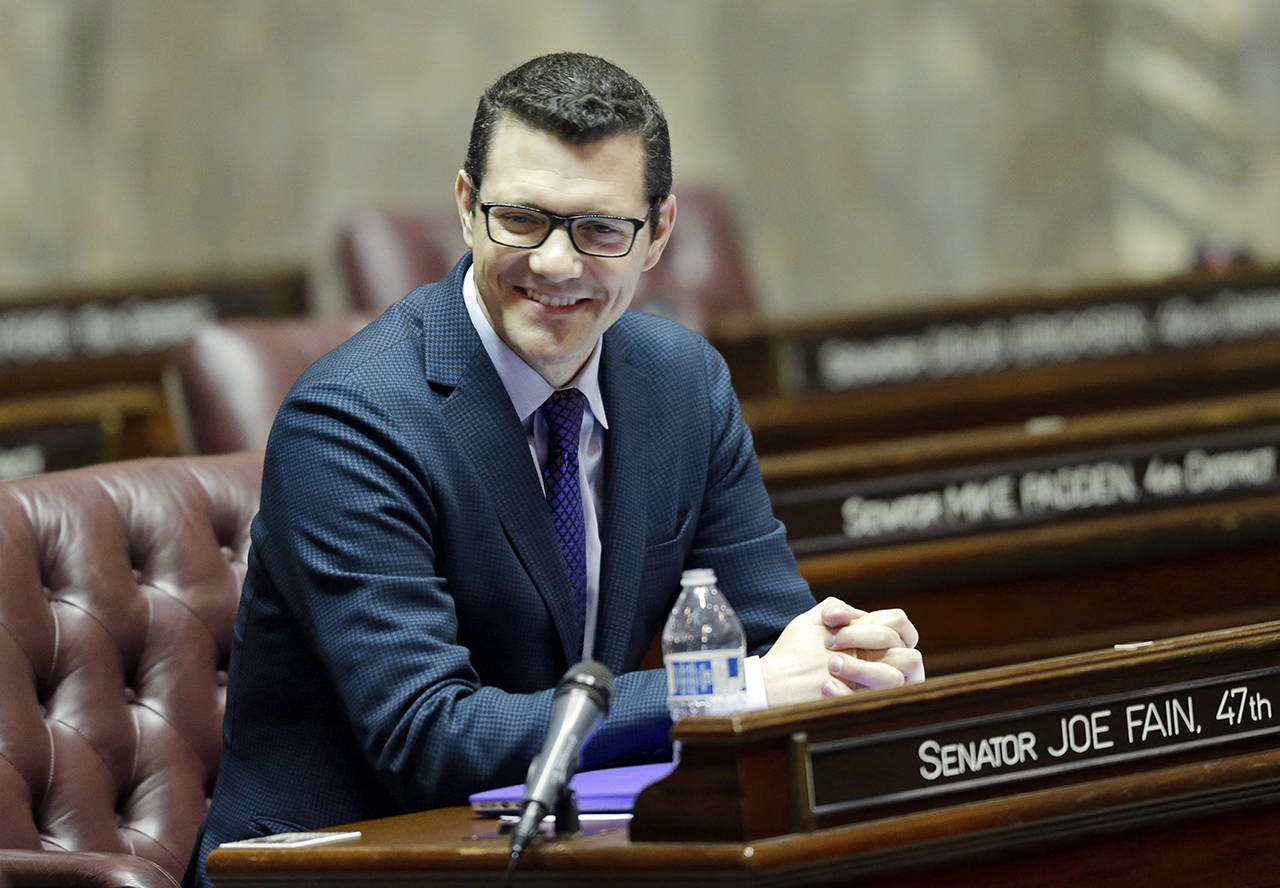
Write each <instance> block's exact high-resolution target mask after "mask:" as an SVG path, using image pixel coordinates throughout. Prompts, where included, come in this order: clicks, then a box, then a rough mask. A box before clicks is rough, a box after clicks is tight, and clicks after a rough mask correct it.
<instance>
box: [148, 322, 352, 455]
mask: <svg viewBox="0 0 1280 888" xmlns="http://www.w3.org/2000/svg"><path fill="white" fill-rule="evenodd" d="M372 319H373V316H372V315H368V314H345V315H341V316H339V317H312V316H305V317H296V318H252V319H244V320H236V321H220V322H214V323H210V324H206V325H204V326H201V327H199V328H197V329H196V331H195V332H194V333H193V334H192V336H191V339H190V340H189V341H188V342H187V343H186V344H185V345H183V346H181V347H180V348H178V349H176V350H175V351H174V353H173V355H172V357H171V359H170V369H171V371H172V374H173V376H174V377H176V381H177V386H174V385H172V384H171V385H170V389H171V393H172V394H174V395H176V397H174V398H173V400H174V401H175V402H177V403H175V404H173V414H174V416H175V419H176V420H177V421H178V423H179V425H180V427H181V428H182V431H183V435H182V436H183V438H184V439H186V440H185V441H184V450H185V451H186V452H189V453H234V452H236V451H240V450H261V449H262V448H264V447H266V446H267V435H268V433H269V432H270V431H271V424H272V422H274V421H275V417H276V411H277V410H279V409H280V405H281V404H282V403H283V402H284V396H285V395H286V394H288V393H289V388H290V386H292V385H293V383H294V382H295V381H296V380H297V378H298V377H299V376H301V375H302V371H304V370H306V369H307V367H309V366H311V364H312V362H313V361H315V360H316V359H317V358H319V357H321V356H322V355H323V354H325V352H328V351H330V350H331V349H334V348H336V347H337V346H339V345H341V344H342V343H343V342H345V341H346V340H347V339H349V338H350V337H351V336H353V335H355V333H356V332H357V331H359V330H360V328H361V327H363V326H364V325H365V324H367V323H368V322H369V321H370V320H372Z"/></svg>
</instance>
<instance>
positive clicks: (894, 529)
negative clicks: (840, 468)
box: [772, 426, 1280, 555]
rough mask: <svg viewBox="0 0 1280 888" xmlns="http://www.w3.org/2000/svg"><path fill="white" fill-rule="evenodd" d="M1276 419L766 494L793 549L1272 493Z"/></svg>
mask: <svg viewBox="0 0 1280 888" xmlns="http://www.w3.org/2000/svg"><path fill="white" fill-rule="evenodd" d="M1278 453H1280V426H1268V427H1264V428H1258V429H1249V430H1244V431H1233V432H1230V433H1221V434H1217V435H1205V436H1199V437H1196V438H1183V439H1174V440H1163V441H1155V442H1150V443H1147V444H1143V445H1134V446H1130V447H1120V448H1106V449H1099V450H1093V451H1076V452H1071V453H1065V454H1055V455H1052V456H1047V457H1038V458H1035V459H1027V460H1020V461H1010V462H1007V463H998V464H997V463H991V464H985V465H978V466H967V467H964V468H959V469H949V470H945V471H939V472H926V473H920V474H913V475H898V476H894V477H890V478H880V479H875V480H871V481H859V482H850V483H833V484H827V485H821V486H813V487H805V488H798V489H796V490H785V491H780V492H778V493H775V494H773V496H772V500H773V507H774V512H775V513H776V514H777V516H778V518H779V519H780V520H781V521H782V522H783V523H784V524H785V525H787V531H788V536H789V540H790V543H791V547H792V549H793V551H794V552H795V553H796V554H797V555H812V554H818V553H826V552H839V551H847V550H852V549H861V548H868V547H872V546H884V545H890V544H893V543H899V542H906V541H913V540H927V539H939V538H942V537H948V536H955V535H959V534H965V533H975V532H982V531H988V530H998V529H1006V528H1013V527H1025V526H1029V525H1037V524H1047V523H1051V522H1058V521H1065V520H1072V519H1077V518H1087V517H1092V516H1095V515H1099V514H1111V513H1121V512H1138V511H1143V510H1149V509H1155V508H1162V507H1166V506H1170V505H1176V504H1179V503H1189V502H1203V501H1209V500H1214V499H1223V498H1227V497H1239V496H1250V495H1260V494H1265V493H1271V492H1274V491H1276V490H1280V476H1278V475H1277V454H1278Z"/></svg>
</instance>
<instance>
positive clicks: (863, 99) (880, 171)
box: [0, 0, 1280, 319]
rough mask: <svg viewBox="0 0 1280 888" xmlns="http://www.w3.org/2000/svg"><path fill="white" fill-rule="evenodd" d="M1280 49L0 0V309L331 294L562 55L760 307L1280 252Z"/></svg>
mask: <svg viewBox="0 0 1280 888" xmlns="http://www.w3.org/2000/svg"><path fill="white" fill-rule="evenodd" d="M1277 47H1280V2H1276V0H1053V2H1041V3H1027V2H1021V0H863V2H855V0H788V2H778V0H695V2H690V0H591V2H577V0H535V2H521V3H514V2H503V0H431V2H427V0H358V2H357V0H164V2H159V0H4V2H0V131H2V132H3V137H2V138H0V299H4V298H10V299H12V298H17V297H18V296H19V295H21V294H23V293H24V292H25V291H29V290H32V289H38V290H47V289H48V288H49V287H51V286H55V287H56V286H59V285H71V284H74V285H97V284H100V283H103V282H112V281H117V280H137V279H144V278H145V279H150V278H156V277H165V276H172V275H207V274H216V273H225V272H228V271H231V272H234V271H237V270H240V269H253V268H262V267H275V266H282V265H299V266H302V267H305V269H306V270H307V272H308V274H309V279H310V300H311V304H312V305H313V306H314V307H315V308H316V309H317V310H318V311H320V312H322V313H325V312H327V313H335V312H338V311H341V310H342V309H343V308H344V307H345V305H346V299H347V296H346V293H345V292H344V288H343V284H342V280H341V277H340V275H339V274H338V271H337V259H336V252H335V235H336V232H337V230H338V228H339V226H340V225H341V223H342V221H343V220H344V218H346V217H347V216H349V215H350V214H351V213H352V212H353V211H355V210H356V209H357V208H359V207H362V206H369V205H378V206H400V207H409V208H415V207H418V208H428V209H435V208H438V207H446V206H447V201H448V200H449V199H450V194H451V188H452V182H453V178H454V175H455V173H456V170H457V168H458V166H459V165H460V163H461V158H462V153H463V149H464V147H465V139H466V134H467V131H468V128H469V125H470V121H471V116H472V114H473V112H474V108H475V102H476V98H477V96H478V94H479V93H480V92H481V91H482V90H483V89H484V87H485V86H486V85H487V84H488V83H489V82H491V81H492V80H493V79H494V77H495V76H497V75H498V74H499V73H501V72H503V71H505V70H507V69H509V68H510V67H513V66H514V65H516V64H518V63H519V62H521V61H523V60H525V59H526V58H528V57H530V56H533V55H536V54H539V53H542V52H546V51H552V50H559V49H576V50H585V51H590V52H593V53H597V54H600V55H603V56H605V57H607V58H610V59H611V60H614V61H616V62H617V63H619V64H620V65H622V66H623V67H625V68H627V69H628V70H630V71H631V72H633V73H634V74H636V75H637V76H638V77H639V78H640V79H641V80H642V81H644V82H645V83H646V85H647V86H648V87H649V88H650V89H651V91H652V92H653V93H654V95H655V96H656V97H657V98H658V100H659V102H660V103H661V104H662V105H663V106H664V108H665V109H666V111H667V114H668V118H669V122H670V125H671V131H672V135H673V140H674V150H675V164H676V192H677V194H679V192H680V186H681V185H682V184H685V185H688V184H690V183H697V184H710V185H714V186H716V187H718V188H721V189H722V190H723V191H724V192H725V193H726V194H727V195H728V196H729V197H730V199H731V200H732V202H733V205H734V207H735V208H736V211H737V213H738V219H739V224H740V226H741V233H742V238H743V242H744V245H745V248H746V254H745V261H746V263H747V265H748V267H749V271H750V274H751V275H752V278H753V279H754V281H755V282H756V285H757V287H758V289H759V293H758V302H759V309H760V311H761V312H762V313H763V314H765V315H766V316H769V317H774V318H784V319H793V318H813V317H822V316H824V315H827V314H832V313H848V312H850V311H859V310H863V309H868V310H873V309H877V308H881V307H885V306H889V305H902V304H909V303H929V302H936V301H940V300H946V299H949V298H955V297H960V296H965V295H968V296H972V295H981V294H985V293H990V292H995V291H1001V290H1009V289H1027V288H1029V289H1053V288H1061V287H1072V286H1079V285H1083V284H1088V283H1091V282H1109V281H1116V280H1133V279H1144V278H1150V277H1160V276H1165V275H1168V274H1170V273H1173V272H1176V271H1179V270H1181V269H1183V268H1185V267H1186V266H1187V265H1188V263H1189V262H1190V261H1191V259H1192V256H1193V255H1194V253H1195V250H1196V248H1197V246H1198V245H1202V244H1206V243H1211V244H1215V245H1222V246H1225V247H1228V248H1231V249H1242V250H1247V251H1248V252H1249V253H1250V254H1252V255H1253V256H1254V257H1255V258H1256V259H1258V260H1260V261H1268V260H1272V259H1274V258H1275V257H1276V256H1277V255H1278V254H1280V214H1278V213H1277V212H1276V208H1277V207H1278V206H1280V49H1278V48H1277ZM458 247H459V249H461V240H460V239H459V241H458Z"/></svg>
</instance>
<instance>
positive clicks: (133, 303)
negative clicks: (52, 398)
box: [0, 270, 307, 390]
mask: <svg viewBox="0 0 1280 888" xmlns="http://www.w3.org/2000/svg"><path fill="white" fill-rule="evenodd" d="M306 307H307V293H306V276H305V274H304V273H303V272H302V271H301V270H298V271H282V272H277V273H273V274H267V275H262V276H260V277H256V278H254V277H245V278H243V279H238V280H230V279H228V280H209V281H189V282H177V283H173V284H145V285H139V286H137V287H121V286H115V287H109V288H103V289H102V290H101V291H96V290H79V291H73V292H66V293H50V294H48V295H47V296H45V297H25V298H21V299H17V300H5V301H0V390H31V389H33V388H35V389H39V388H43V387H44V386H43V385H35V384H33V382H32V381H33V380H40V379H44V378H45V377H46V376H47V375H48V374H49V373H50V372H51V371H53V370H58V369H60V368H68V367H76V368H79V370H80V371H81V373H84V374H92V373H94V372H96V371H95V370H92V369H90V368H91V367H101V366H103V365H104V364H106V363H108V362H110V361H112V360H120V359H125V360H136V359H138V358H151V357H154V356H160V355H163V354H164V353H165V351H166V350H168V349H170V348H172V347H174V346H176V345H179V344H181V343H183V342H185V341H186V340H187V338H188V337H189V336H190V334H191V331H192V330H194V329H195V328H196V327H197V326H199V325H200V324H203V323H206V322H209V321H213V320H217V319H222V318H231V317H264V316H276V315H296V314H300V313H302V312H303V311H305V310H306ZM78 375H79V374H78ZM106 375H107V377H112V376H115V375H119V374H113V373H111V372H108V373H107V374H106ZM92 381H93V382H95V383H101V382H103V381H104V379H103V378H102V377H101V376H98V377H94V378H93V379H92ZM108 381H109V380H108ZM77 384H78V385H82V384H83V379H80V380H79V382H78V383H77Z"/></svg>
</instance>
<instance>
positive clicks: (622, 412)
mask: <svg viewBox="0 0 1280 888" xmlns="http://www.w3.org/2000/svg"><path fill="white" fill-rule="evenodd" d="M470 261H471V259H470V256H467V257H464V258H463V260H462V261H461V262H460V263H459V264H458V266H457V267H456V268H455V269H454V270H453V272H452V273H451V274H450V275H449V277H447V278H446V279H444V280H443V281H441V282H439V283H436V284H432V285H428V286H425V287H420V288H419V289H417V290H415V291H414V292H412V293H410V294H409V295H408V296H406V297H405V298H404V299H402V300H400V301H399V302H398V303H396V304H395V305H393V306H392V307H391V308H390V309H388V310H387V312H386V313H385V314H383V315H382V316H381V317H380V318H378V319H377V320H375V321H374V322H373V323H372V324H370V325H369V326H368V327H367V328H365V329H364V330H362V331H361V332H360V333H358V334H357V335H356V336H355V337H353V338H352V339H351V340H350V341H348V342H347V343H345V344H344V345H342V346H341V347H339V348H338V349H336V350H335V351H333V352H331V353H330V354H328V355H327V356H325V357H324V358H322V359H321V360H319V361H318V362H317V363H316V364H314V365H313V366H312V367H311V368H310V369H309V370H308V371H307V372H306V373H304V374H303V376H302V377H301V378H300V379H299V380H298V382H297V383H296V384H295V385H294V387H293V389H292V391H291V392H290V393H289V396H288V398H287V399H286V400H285V402H284V405H283V406H282V407H281V409H280V412H279V415H278V416H277V418H276V422H275V426H274V428H273V430H272V433H271V438H270V442H269V443H268V445H267V452H266V463H265V468H264V474H263V484H262V504H261V511H260V513H259V514H258V516H257V518H256V519H255V520H254V523H253V535H252V548H251V551H250V555H249V568H248V575H247V577H246V580H245V584H244V592H243V595H242V598H241V602H240V610H239V614H238V617H237V620H236V626H235V634H234V647H233V650H232V656H231V667H230V675H229V688H228V699H227V710H226V718H225V721H224V725H223V739H224V751H223V756H222V761H221V766H220V772H219V775H218V781H217V786H216V789H215V792H214V796H213V802H212V805H211V807H210V810H209V814H208V818H207V820H206V821H205V825H204V827H203V828H202V830H201V839H200V841H199V843H198V845H197V853H196V855H195V857H194V858H193V863H195V864H196V866H195V867H193V872H192V873H189V874H188V882H190V881H191V879H192V878H193V877H194V878H196V879H201V878H202V877H203V859H204V856H205V854H207V853H208V851H209V850H210V849H212V848H213V847H214V846H216V845H217V844H218V843H220V842H225V841H229V840H233V839H240V838H245V837H248V836H252V835H261V834H264V833H271V832H280V831H287V830H296V829H313V828H317V827H322V826H331V825H335V824H340V823H347V822H351V821H357V820H363V819H368V818H372V817H380V816H384V815H390V814H396V813H403V812H406V811H414V810H421V809H426V808H432V807H439V806H442V805H450V804H459V803H463V802H465V801H466V798H467V796H468V794H469V793H472V792H475V791H477V790H480V789H485V788H490V787H496V786H502V785H506V784H511V783H519V782H520V781H522V780H523V779H524V777H525V773H526V770H527V769H528V766H529V762H530V760H531V759H532V758H533V757H534V755H536V754H537V752H538V749H539V748H540V746H541V744H542V741H543V738H544V735H545V732H546V730H547V727H548V725H549V723H550V714H551V705H552V703H551V700H552V690H553V688H554V686H555V684H556V682H557V681H558V680H559V679H560V677H561V676H562V675H563V674H564V672H565V670H566V669H567V668H568V667H569V666H570V665H571V664H572V663H574V662H576V661H577V660H578V659H579V652H578V651H575V650H574V649H573V645H574V644H575V639H576V634H577V633H576V628H575V618H574V611H573V608H572V597H571V593H570V591H569V581H568V576H567V572H566V568H565V564H564V559H563V557H562V556H561V554H560V546H559V543H558V539H557V536H556V532H555V529H554V527H553V525H552V521H551V516H550V510H549V509H548V507H547V503H546V500H545V498H544V496H543V493H542V489H541V487H540V485H539V481H538V476H537V471H536V469H535V467H534V465H533V461H532V460H531V459H530V458H529V447H528V443H527V439H526V436H525V432H524V430H523V428H522V427H521V425H520V422H519V420H518V418H517V416H516V413H515V409H514V407H513V406H512V404H511V400H510V398H509V397H508V395H507V392H506V390H505V389H504V388H503V385H502V382H501V380H500V379H499V377H498V374H497V372H496V371H495V370H494V367H493V364H492V363H491V362H490V360H489V357H488V355H487V354H486V352H485V350H484V347H483V346H482V345H481V342H480V338H479V336H478V335H477V334H476V332H475V329H474V328H473V326H472V324H471V321H470V318H469V317H468V315H467V311H466V307H465V305H464V304H463V299H462V280H463V275H464V273H465V271H466V269H467V267H468V266H469V265H470ZM600 374H601V388H602V392H603V395H604V400H605V404H606V408H607V410H608V413H609V430H608V432H607V433H606V443H605V447H606V451H605V482H604V483H605V490H604V514H603V515H602V520H601V526H602V535H603V555H602V566H601V578H600V610H599V623H598V629H597V635H596V639H597V640H596V651H595V655H596V659H598V660H600V661H601V662H603V663H604V664H605V665H606V666H608V667H609V668H610V669H611V670H613V672H614V673H615V675H617V676H618V681H617V693H616V696H615V698H614V703H613V708H612V711H611V712H610V713H609V715H608V717H607V718H606V719H605V720H604V722H603V724H602V725H601V727H600V730H599V731H598V732H597V733H596V734H595V736H594V737H593V739H592V740H591V742H590V743H589V744H588V745H587V747H586V749H585V751H584V754H583V767H584V768H591V767H601V766H605V765H608V764H610V763H615V762H618V761H625V760H635V759H636V758H637V757H638V756H643V755H644V754H646V753H648V754H650V755H652V754H653V752H654V751H655V750H660V751H662V752H668V753H669V739H668V736H667V734H668V731H669V729H670V725H671V722H670V718H669V716H668V715H667V710H666V685H665V679H664V676H663V673H662V672H661V670H644V671H637V669H638V666H639V664H640V662H641V659H642V658H643V656H644V654H645V651H646V650H647V648H648V646H649V643H650V641H651V640H652V639H653V637H654V636H655V634H657V633H658V632H660V631H661V628H662V625H663V623H664V621H665V619H666V617H667V613H668V611H669V609H670V607H671V605H672V603H673V600H674V598H675V595H676V593H677V592H678V590H679V580H680V572H681V571H682V570H683V569H685V568H688V567H710V568H714V569H715V571H716V575H717V577H718V578H719V580H720V585H721V588H722V589H723V590H724V591H725V594H726V595H727V596H728V597H729V599H730V601H731V602H732V604H733V605H734V607H735V609H736V610H737V612H738V615H739V616H740V617H741V619H742V622H743V625H744V627H745V629H746V632H747V639H748V649H749V650H751V651H753V652H755V653H760V652H762V651H763V650H765V649H767V647H768V645H769V644H770V643H771V642H772V641H773V639H775V638H776V637H777V634H778V633H779V632H780V631H781V630H782V628H783V627H784V626H785V625H786V623H787V622H788V620H790V618H791V617H793V616H795V615H796V614H798V613H800V612H801V611H803V610H806V609H807V608H809V607H811V606H812V605H813V597H812V595H811V593H810V592H809V589H808V587H807V586H806V585H805V583H804V581H803V580H802V579H801V578H800V576H799V574H798V572H797V570H796V565H795V559H794V558H793V556H792V554H791V552H790V550H789V549H788V547H787V545H786V538H785V531H784V529H783V527H782V525H781V524H780V523H779V522H778V521H777V520H776V519H775V518H774V517H773V514H772V511H771V509H770V504H769V500H768V498H767V496H766V494H765V490H764V486H763V484H762V483H761V480H760V472H759V468H758V467H757V464H756V457H755V451H754V448H753V446H752V441H751V435H750V433H749V432H748V431H747V428H746V426H745V425H744V424H743V421H742V418H741V415H740V413H739V409H738V402H737V398H736V397H735V395H734V393H733V390H732V389H731V388H730V384H729V373H728V370H727V368H726V366H725V364H724V361H723V360H722V359H721V357H720V356H719V355H718V354H717V353H716V352H715V351H714V350H713V349H712V348H711V347H710V346H709V345H708V344H707V343H706V341H705V340H703V339H702V338H701V337H699V336H697V335H695V334H693V333H691V332H689V331H688V330H685V329H684V328H682V327H680V326H679V325H677V324H674V323H671V322H670V321H666V320H662V319H660V318H657V317H653V316H650V315H646V314H641V313H638V312H627V313H626V314H625V315H624V316H623V317H622V318H621V319H619V320H618V321H617V323H615V324H614V325H613V327H611V328H610V329H609V330H608V331H607V332H606V333H605V335H604V345H603V352H602V354H601V364H600Z"/></svg>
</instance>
